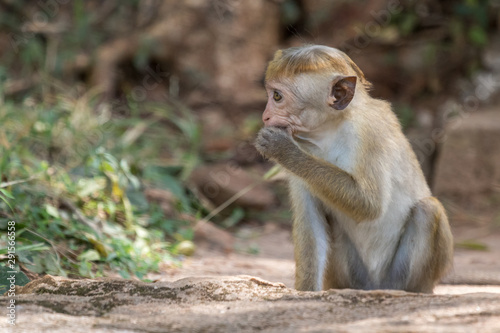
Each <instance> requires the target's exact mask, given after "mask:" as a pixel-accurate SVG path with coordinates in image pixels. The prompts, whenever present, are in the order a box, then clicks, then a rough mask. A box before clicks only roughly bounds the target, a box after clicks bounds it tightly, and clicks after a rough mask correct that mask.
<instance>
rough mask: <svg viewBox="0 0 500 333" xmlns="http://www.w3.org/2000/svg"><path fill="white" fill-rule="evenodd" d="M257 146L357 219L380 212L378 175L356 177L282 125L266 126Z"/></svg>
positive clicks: (374, 217)
mask: <svg viewBox="0 0 500 333" xmlns="http://www.w3.org/2000/svg"><path fill="white" fill-rule="evenodd" d="M255 147H256V148H257V150H259V152H260V153H261V154H262V155H264V156H265V157H267V158H269V159H271V160H273V161H275V162H277V163H279V164H281V165H282V166H283V167H284V168H286V169H287V170H289V171H291V172H292V173H294V174H295V175H297V176H299V177H300V178H302V179H303V180H305V182H306V183H307V184H308V185H309V187H310V190H311V191H312V192H313V193H314V194H316V195H317V196H318V197H319V198H321V199H322V200H325V201H326V202H329V203H331V204H333V205H334V206H335V207H337V208H338V209H340V210H341V211H342V212H344V213H345V214H347V215H348V216H350V217H352V218H353V219H354V220H356V221H366V220H374V219H376V218H377V217H378V216H380V213H381V210H382V204H381V201H380V195H379V189H378V188H377V186H376V181H375V179H368V177H364V178H363V177H358V178H356V177H354V176H353V175H351V174H349V173H348V172H346V171H344V170H342V169H340V168H339V167H337V166H336V165H333V164H331V163H329V162H327V161H325V160H321V159H319V158H317V157H314V156H312V155H309V154H307V153H306V152H304V151H302V150H301V149H300V148H299V147H298V146H297V145H296V144H295V143H294V142H293V140H292V138H291V136H290V135H289V134H288V133H287V132H286V131H285V130H284V129H281V128H277V127H266V128H263V129H262V130H261V131H260V132H259V135H258V137H257V140H256V142H255Z"/></svg>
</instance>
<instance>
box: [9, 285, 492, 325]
mask: <svg viewBox="0 0 500 333" xmlns="http://www.w3.org/2000/svg"><path fill="white" fill-rule="evenodd" d="M8 301H9V299H8V298H7V297H6V296H1V297H0V306H1V308H3V309H5V307H6V305H7V302H8ZM16 304H17V309H16V310H17V322H16V326H15V327H11V326H10V325H9V324H7V323H6V322H5V320H4V321H2V322H0V329H1V331H2V332H9V333H10V332H51V333H57V332H72V333H78V332H82V333H83V332H85V333H86V332H255V331H259V332H261V331H265V332H444V331H446V332H492V333H493V332H499V331H500V297H499V295H498V294H489V293H475V294H464V295H424V294H414V293H407V292H402V291H379V290H375V291H359V290H329V291H323V292H299V291H296V290H293V289H288V288H286V287H285V286H284V285H283V284H280V283H271V282H267V281H264V280H261V279H259V278H255V277H251V276H236V277H204V278H186V279H182V280H178V281H175V282H170V283H143V282H137V281H128V280H107V279H105V280H70V279H65V278H60V277H52V276H45V277H44V278H42V279H39V280H35V281H32V282H31V283H29V284H28V285H26V286H24V287H21V288H19V289H18V291H17V296H16Z"/></svg>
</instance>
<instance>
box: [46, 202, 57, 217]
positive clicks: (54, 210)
mask: <svg viewBox="0 0 500 333" xmlns="http://www.w3.org/2000/svg"><path fill="white" fill-rule="evenodd" d="M45 211H46V212H47V214H49V215H50V216H52V217H54V218H56V219H59V218H61V215H59V210H58V209H57V208H56V207H54V206H52V205H50V204H45Z"/></svg>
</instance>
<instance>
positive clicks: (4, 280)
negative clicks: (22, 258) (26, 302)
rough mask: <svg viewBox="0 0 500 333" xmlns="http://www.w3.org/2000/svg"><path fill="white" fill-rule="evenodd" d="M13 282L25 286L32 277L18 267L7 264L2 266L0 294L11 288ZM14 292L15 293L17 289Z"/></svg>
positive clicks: (0, 267) (0, 268)
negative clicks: (13, 267) (10, 266)
mask: <svg viewBox="0 0 500 333" xmlns="http://www.w3.org/2000/svg"><path fill="white" fill-rule="evenodd" d="M13 272H14V273H13ZM11 282H12V284H14V285H16V286H24V285H25V284H27V283H28V282H30V279H29V278H28V277H27V276H26V274H24V273H23V272H21V271H19V270H18V269H14V270H13V269H12V268H9V267H7V266H0V295H3V293H5V292H6V291H8V290H9V289H10V286H11ZM13 294H14V295H15V291H14V292H13Z"/></svg>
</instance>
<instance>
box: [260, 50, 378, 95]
mask: <svg viewBox="0 0 500 333" xmlns="http://www.w3.org/2000/svg"><path fill="white" fill-rule="evenodd" d="M302 73H325V74H326V73H341V74H344V75H349V74H350V75H356V76H357V77H358V79H359V81H360V82H361V83H362V84H363V85H364V86H365V89H367V90H369V89H371V87H372V85H371V83H370V82H368V81H367V80H366V78H365V75H364V74H363V72H362V71H361V69H359V67H358V66H357V65H356V64H355V63H354V61H352V60H351V58H349V56H348V55H347V54H345V53H344V52H342V51H340V50H338V49H335V48H332V47H328V46H323V45H305V46H301V47H291V48H289V49H285V50H278V51H276V53H274V58H273V60H271V61H270V62H269V64H268V66H267V70H266V82H267V81H274V80H279V79H282V78H290V77H293V76H296V75H298V74H302Z"/></svg>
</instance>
